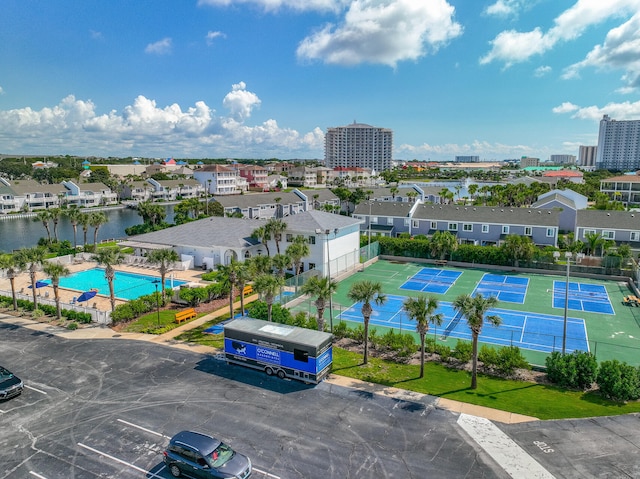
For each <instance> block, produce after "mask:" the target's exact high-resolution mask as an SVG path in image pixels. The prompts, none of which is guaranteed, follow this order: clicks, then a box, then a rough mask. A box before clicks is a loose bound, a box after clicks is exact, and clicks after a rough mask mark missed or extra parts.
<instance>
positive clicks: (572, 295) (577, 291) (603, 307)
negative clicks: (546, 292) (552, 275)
mask: <svg viewBox="0 0 640 479" xmlns="http://www.w3.org/2000/svg"><path fill="white" fill-rule="evenodd" d="M565 297H566V282H564V281H554V282H553V307H554V308H563V309H564V306H565V299H566V298H565ZM567 309H572V310H574V311H586V312H589V313H601V314H615V313H614V311H613V306H612V305H611V300H610V298H609V295H608V294H607V290H606V288H605V287H604V286H602V285H600V284H589V283H573V282H570V283H569V295H568V299H567Z"/></svg>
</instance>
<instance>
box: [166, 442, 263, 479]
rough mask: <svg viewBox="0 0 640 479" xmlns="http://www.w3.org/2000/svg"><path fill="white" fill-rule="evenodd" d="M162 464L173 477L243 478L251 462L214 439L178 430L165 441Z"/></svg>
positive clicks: (249, 471) (247, 472) (246, 474)
mask: <svg viewBox="0 0 640 479" xmlns="http://www.w3.org/2000/svg"><path fill="white" fill-rule="evenodd" d="M164 463H165V464H166V465H167V467H168V468H169V471H170V472H171V474H172V475H173V476H174V477H180V476H186V477H194V478H207V479H210V478H216V479H247V478H249V477H250V476H251V471H252V469H251V461H250V460H249V458H248V457H247V456H244V455H242V454H240V453H238V452H236V451H234V450H233V449H231V447H229V446H228V445H227V444H225V443H223V442H221V441H219V440H218V439H216V438H214V437H211V436H207V435H206V434H201V433H199V432H193V431H182V432H179V433H178V434H176V435H175V436H173V437H172V438H171V440H170V441H169V445H168V446H167V449H166V451H165V452H164Z"/></svg>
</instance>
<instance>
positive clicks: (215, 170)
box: [193, 165, 240, 196]
mask: <svg viewBox="0 0 640 479" xmlns="http://www.w3.org/2000/svg"><path fill="white" fill-rule="evenodd" d="M193 178H194V179H195V180H196V181H197V182H198V183H200V184H201V185H202V186H204V187H205V190H206V192H207V193H208V194H210V195H215V196H222V195H235V194H238V193H239V192H240V190H238V188H237V175H236V172H235V170H234V169H232V168H230V167H228V166H224V165H205V166H202V168H198V169H196V170H195V171H194V172H193Z"/></svg>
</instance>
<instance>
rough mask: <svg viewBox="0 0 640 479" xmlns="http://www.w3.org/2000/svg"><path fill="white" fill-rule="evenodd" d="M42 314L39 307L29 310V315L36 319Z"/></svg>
mask: <svg viewBox="0 0 640 479" xmlns="http://www.w3.org/2000/svg"><path fill="white" fill-rule="evenodd" d="M44 315H45V314H44V311H42V310H41V309H40V308H38V309H34V310H33V311H31V317H33V318H36V319H38V318H41V317H43V316H44Z"/></svg>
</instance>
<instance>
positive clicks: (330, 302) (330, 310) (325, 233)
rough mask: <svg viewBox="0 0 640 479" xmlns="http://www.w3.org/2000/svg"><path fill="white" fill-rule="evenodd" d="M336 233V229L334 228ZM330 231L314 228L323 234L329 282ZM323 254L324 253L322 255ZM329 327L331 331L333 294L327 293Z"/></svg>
mask: <svg viewBox="0 0 640 479" xmlns="http://www.w3.org/2000/svg"><path fill="white" fill-rule="evenodd" d="M335 231H336V234H337V232H338V229H337V228H336V230H335ZM330 233H331V230H330V229H325V230H322V229H320V228H317V229H316V234H318V235H320V234H324V239H325V243H326V245H327V278H329V282H331V258H330V256H329V234H330ZM323 256H324V255H323ZM329 328H330V330H331V332H332V333H333V295H332V294H331V295H329Z"/></svg>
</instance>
